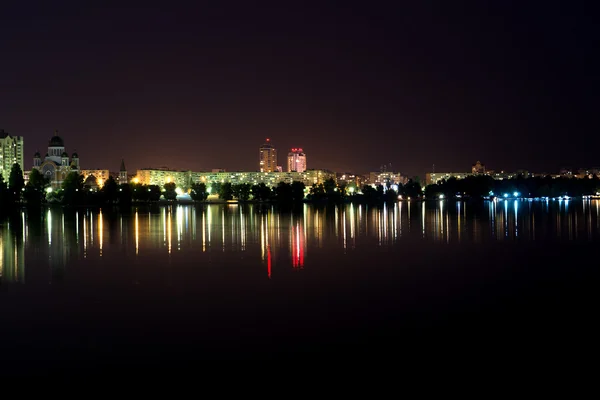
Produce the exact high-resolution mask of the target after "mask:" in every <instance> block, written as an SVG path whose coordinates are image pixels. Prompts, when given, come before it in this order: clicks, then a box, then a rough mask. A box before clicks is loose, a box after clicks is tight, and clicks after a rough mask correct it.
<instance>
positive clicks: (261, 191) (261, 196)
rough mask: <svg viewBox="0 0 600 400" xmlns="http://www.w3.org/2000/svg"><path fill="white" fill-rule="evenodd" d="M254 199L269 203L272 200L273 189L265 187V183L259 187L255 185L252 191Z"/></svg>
mask: <svg viewBox="0 0 600 400" xmlns="http://www.w3.org/2000/svg"><path fill="white" fill-rule="evenodd" d="M250 191H251V193H252V197H253V198H254V200H256V201H269V199H270V198H271V188H270V187H268V186H267V185H265V184H264V183H263V182H261V183H259V184H258V185H253V186H252V189H250Z"/></svg>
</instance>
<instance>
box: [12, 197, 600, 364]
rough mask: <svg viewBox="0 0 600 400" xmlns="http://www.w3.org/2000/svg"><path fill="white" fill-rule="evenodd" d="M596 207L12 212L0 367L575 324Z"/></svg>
mask: <svg viewBox="0 0 600 400" xmlns="http://www.w3.org/2000/svg"><path fill="white" fill-rule="evenodd" d="M599 216H600V203H599V202H598V201H595V200H581V201H573V200H570V201H558V200H555V201H552V200H550V201H526V200H525V201H520V200H512V201H498V202H484V203H465V202H450V201H441V202H436V203H420V202H410V203H408V202H403V203H398V204H395V205H393V206H383V207H366V206H355V205H347V206H340V207H314V206H306V205H305V206H303V207H302V208H300V209H298V210H293V211H280V210H277V209H276V208H274V207H261V206H256V205H235V204H229V205H207V206H184V205H174V206H172V207H156V208H146V207H140V208H133V209H132V210H131V211H130V212H127V213H123V212H120V213H119V212H116V211H110V210H102V211H100V210H78V211H63V210H61V209H52V210H47V211H44V212H42V213H41V214H31V213H27V212H21V213H19V214H17V215H13V216H11V217H10V218H9V219H7V220H5V221H4V222H3V223H2V226H1V230H0V274H1V276H2V283H1V286H0V288H1V289H0V322H1V323H2V326H3V330H2V333H1V336H0V339H2V342H3V343H11V346H10V347H9V349H8V351H7V350H5V353H4V355H5V357H6V358H7V359H11V360H13V362H21V363H24V364H25V365H27V366H28V368H33V367H32V364H31V363H29V361H32V360H33V361H35V360H38V361H39V360H53V362H55V363H56V364H57V365H59V364H61V362H64V365H65V368H68V367H69V365H72V364H70V362H72V361H73V360H79V362H81V360H85V361H86V362H88V363H90V362H91V361H90V360H94V361H93V363H92V364H93V365H94V366H97V365H106V366H111V365H117V364H118V365H120V366H123V365H138V364H143V365H152V363H153V362H155V363H159V362H160V361H162V360H168V359H172V360H178V361H179V362H183V361H186V360H191V359H199V358H212V359H220V358H229V359H230V358H249V357H252V358H272V357H299V356H301V355H309V354H310V355H311V357H313V356H315V355H318V356H323V357H326V356H332V357H333V354H334V353H335V354H336V355H335V357H336V359H337V358H338V357H340V355H339V354H340V353H341V354H344V355H345V356H346V357H349V358H352V357H356V356H357V355H360V356H361V357H364V356H373V357H375V356H377V355H378V354H381V352H387V353H392V352H399V351H401V352H406V349H405V348H403V349H400V348H399V347H398V346H399V343H400V341H399V338H400V337H404V338H412V339H411V340H413V343H416V342H415V339H416V338H423V337H425V336H427V335H437V334H438V333H439V332H446V333H448V332H458V331H460V332H463V334H461V337H462V338H463V339H464V338H465V337H471V336H470V335H474V336H473V340H479V339H481V338H484V337H492V336H495V335H498V334H499V332H505V333H506V332H512V333H514V331H515V329H518V330H519V332H520V335H522V336H521V338H525V337H527V335H528V333H530V334H531V335H534V332H539V331H541V330H543V329H547V328H548V326H549V324H560V325H563V326H564V324H566V323H568V324H570V325H569V326H570V327H571V330H572V329H584V327H583V325H585V323H586V322H585V318H580V315H581V314H582V313H587V312H591V311H590V310H588V308H589V307H591V306H590V305H591V304H593V302H595V300H596V298H595V291H594V290H593V287H594V286H593V284H595V280H596V268H595V265H596V264H597V259H598V255H597V248H598V243H600V218H599ZM582 324H583V325H582ZM578 327H579V328H578ZM586 329H587V328H586ZM554 331H555V332H556V331H557V330H556V329H555V330H554ZM508 335H509V336H510V334H508ZM444 337H445V338H446V339H445V340H450V339H448V338H449V337H451V335H448V334H445V335H444ZM510 337H512V336H510ZM436 343H444V340H440V339H439V338H438V339H437V340H436ZM440 346H442V345H441V344H440ZM429 347H430V346H429ZM442 347H444V346H442ZM11 365H12V364H11ZM157 365H158V364H157ZM34 369H35V368H34Z"/></svg>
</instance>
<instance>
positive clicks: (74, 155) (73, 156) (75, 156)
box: [71, 152, 79, 158]
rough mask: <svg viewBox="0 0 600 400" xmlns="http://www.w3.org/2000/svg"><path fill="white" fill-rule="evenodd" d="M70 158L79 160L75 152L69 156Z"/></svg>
mask: <svg viewBox="0 0 600 400" xmlns="http://www.w3.org/2000/svg"><path fill="white" fill-rule="evenodd" d="M71 158H79V156H78V155H77V152H75V153H73V155H72V156H71Z"/></svg>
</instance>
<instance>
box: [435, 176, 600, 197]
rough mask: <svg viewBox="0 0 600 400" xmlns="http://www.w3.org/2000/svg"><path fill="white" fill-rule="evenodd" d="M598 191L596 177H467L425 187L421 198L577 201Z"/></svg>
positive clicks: (599, 186)
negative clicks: (557, 198) (462, 197)
mask: <svg viewBox="0 0 600 400" xmlns="http://www.w3.org/2000/svg"><path fill="white" fill-rule="evenodd" d="M599 191H600V179H598V177H597V176H595V175H594V176H592V177H591V178H584V179H577V178H567V177H559V178H552V177H551V176H545V177H532V178H525V177H523V176H519V177H516V178H513V179H505V180H495V179H494V178H492V177H491V176H486V175H479V176H469V177H466V178H464V179H456V178H454V177H452V178H449V179H447V180H442V181H441V182H439V183H437V184H431V185H427V186H426V187H425V197H426V198H428V199H433V198H439V197H440V195H443V196H444V197H446V198H452V197H455V196H457V195H460V196H465V197H470V198H483V197H488V196H496V197H504V195H505V194H506V195H508V196H511V197H513V196H514V195H515V194H517V196H518V197H534V198H535V197H560V196H570V197H579V196H587V195H595V194H596V193H597V192H599Z"/></svg>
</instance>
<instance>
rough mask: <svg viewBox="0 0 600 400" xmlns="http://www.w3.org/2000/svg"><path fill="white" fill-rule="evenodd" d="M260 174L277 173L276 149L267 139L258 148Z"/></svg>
mask: <svg viewBox="0 0 600 400" xmlns="http://www.w3.org/2000/svg"><path fill="white" fill-rule="evenodd" d="M259 167H260V172H276V171H277V149H276V148H275V147H274V146H273V145H272V144H271V139H268V138H267V141H266V142H265V144H263V145H262V146H260V162H259Z"/></svg>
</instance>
